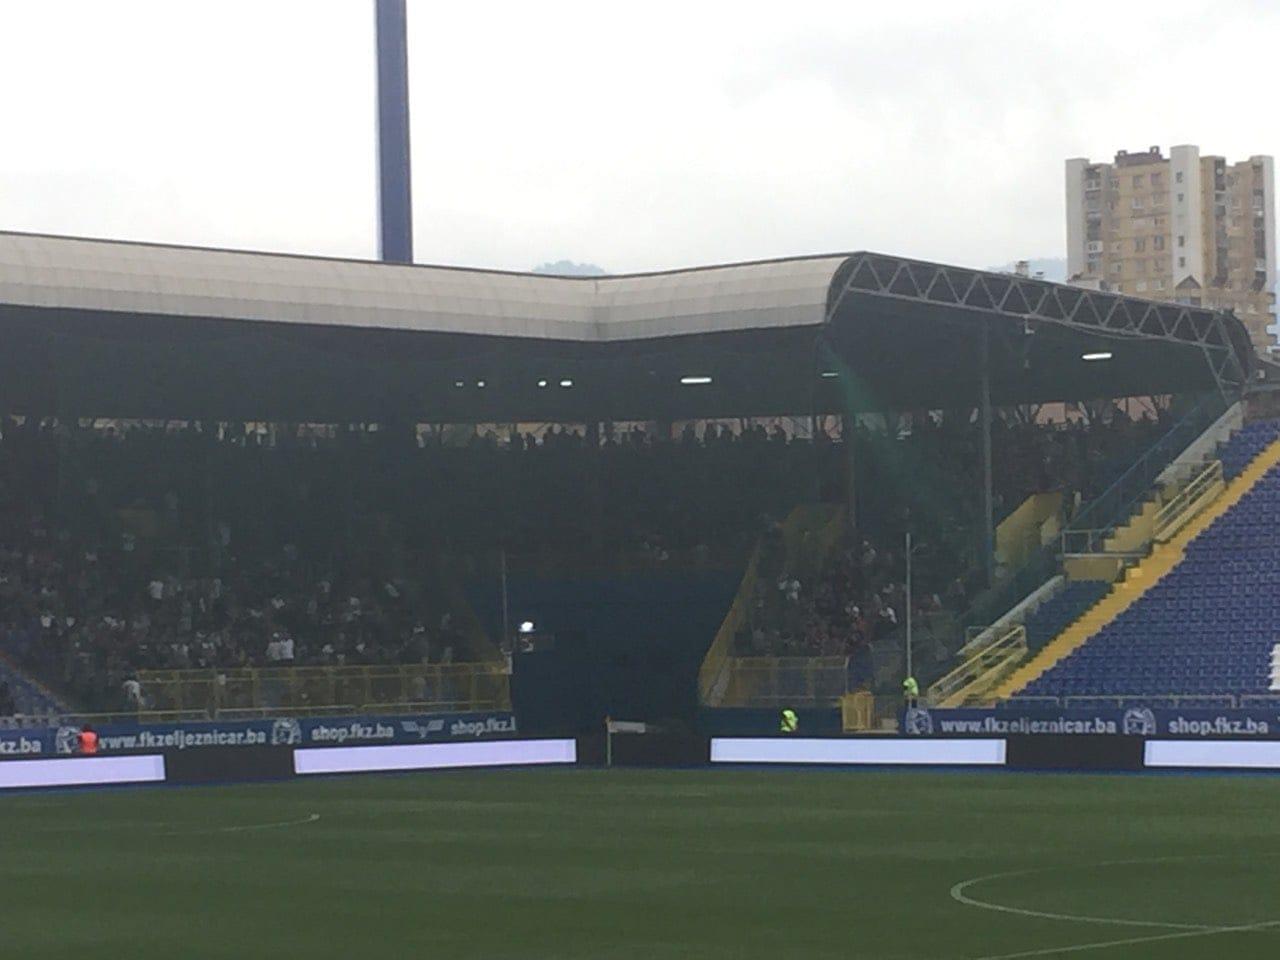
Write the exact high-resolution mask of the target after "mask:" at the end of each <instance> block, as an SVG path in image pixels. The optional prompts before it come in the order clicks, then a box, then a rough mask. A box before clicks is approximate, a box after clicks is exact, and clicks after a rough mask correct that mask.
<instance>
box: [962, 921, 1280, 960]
mask: <svg viewBox="0 0 1280 960" xmlns="http://www.w3.org/2000/svg"><path fill="white" fill-rule="evenodd" d="M1272 927H1280V920H1267V921H1264V922H1262V923H1247V924H1242V925H1240V926H1235V927H1209V928H1207V929H1203V930H1180V931H1178V932H1177V933H1158V934H1156V935H1155V936H1150V937H1129V938H1127V939H1124V940H1101V941H1098V942H1096V943H1077V944H1074V945H1073V946H1069V947H1047V948H1045V949H1043V950H1024V951H1022V952H1021V953H1001V954H993V955H991V956H986V957H978V958H977V960H1027V958H1030V957H1052V956H1054V955H1056V954H1062V953H1083V952H1084V951H1086V950H1105V949H1107V948H1108V947H1127V946H1135V945H1137V944H1140V943H1158V942H1160V941H1162V940H1187V939H1190V938H1191V937H1216V936H1218V935H1219V934H1223V933H1248V932H1249V931H1251V930H1267V929H1270V928H1272Z"/></svg>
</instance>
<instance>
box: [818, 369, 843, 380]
mask: <svg viewBox="0 0 1280 960" xmlns="http://www.w3.org/2000/svg"><path fill="white" fill-rule="evenodd" d="M838 376H840V374H838V373H837V372H836V371H834V370H823V371H822V379H823V380H834V379H835V378H836V377H838Z"/></svg>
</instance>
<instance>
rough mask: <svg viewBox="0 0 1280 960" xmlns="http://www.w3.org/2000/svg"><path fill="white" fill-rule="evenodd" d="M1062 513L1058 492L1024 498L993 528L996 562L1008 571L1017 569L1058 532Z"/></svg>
mask: <svg viewBox="0 0 1280 960" xmlns="http://www.w3.org/2000/svg"><path fill="white" fill-rule="evenodd" d="M1061 512H1062V493H1061V491H1054V492H1050V493H1033V494H1032V495H1031V496H1029V497H1027V499H1026V500H1024V501H1023V502H1022V503H1021V504H1020V505H1019V506H1018V508H1017V509H1016V510H1014V511H1013V513H1011V514H1009V516H1007V517H1005V518H1004V520H1002V521H1001V522H1000V523H999V524H998V525H997V526H996V543H995V548H996V562H997V563H999V564H1000V565H1001V566H1003V567H1006V568H1007V569H1009V570H1017V569H1019V568H1020V567H1021V566H1022V565H1023V564H1025V563H1026V562H1027V560H1028V559H1030V557H1031V556H1032V555H1033V554H1034V553H1035V552H1036V551H1037V550H1039V549H1040V547H1041V545H1042V544H1043V543H1044V541H1045V538H1046V537H1047V536H1051V535H1052V534H1053V533H1054V532H1056V531H1057V527H1058V522H1059V521H1058V518H1059V515H1060V514H1061ZM1046 528H1047V529H1046Z"/></svg>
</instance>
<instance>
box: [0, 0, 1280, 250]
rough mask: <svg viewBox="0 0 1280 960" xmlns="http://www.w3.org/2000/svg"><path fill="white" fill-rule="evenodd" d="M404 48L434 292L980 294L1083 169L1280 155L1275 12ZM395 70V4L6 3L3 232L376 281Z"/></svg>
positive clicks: (793, 18) (1076, 8) (788, 15)
mask: <svg viewBox="0 0 1280 960" xmlns="http://www.w3.org/2000/svg"><path fill="white" fill-rule="evenodd" d="M864 8H865V9H864ZM409 19H410V24H409V32H410V36H409V47H410V85H411V88H412V94H411V106H412V111H413V150H414V163H413V166H414V192H415V197H414V200H415V203H414V216H415V226H416V230H415V233H416V258H417V259H418V260H419V261H420V262H426V263H445V264H462V265H469V266H488V267H501V268H508V269H528V268H530V267H532V266H533V265H535V264H537V263H540V262H542V261H545V260H555V259H560V258H569V259H574V260H590V261H594V262H596V263H599V264H601V265H602V266H604V267H606V268H607V269H609V270H611V271H625V270H641V269H650V268H662V267H671V266H681V265H692V264H698V263H712V262H720V261H730V260H742V259H753V258H758V257H774V256H786V255H792V254H802V253H812V252H824V251H837V250H859V249H872V250H883V251H886V252H892V253H898V254H904V255H909V256H916V257H921V258H926V259H934V260H940V261H947V262H955V263H963V264H968V265H972V266H979V267H981V266H988V265H992V264H997V263H1002V262H1005V261H1009V260H1012V259H1015V258H1018V257H1030V256H1060V255H1062V252H1063V249H1064V245H1065V239H1064V232H1065V228H1064V225H1063V209H1062V208H1063V185H1062V161H1063V159H1064V158H1066V157H1069V156H1090V157H1093V158H1095V159H1105V158H1107V157H1109V156H1110V155H1111V154H1113V153H1114V152H1115V150H1117V149H1119V148H1127V149H1130V150H1137V149H1143V148H1145V147H1147V146H1149V145H1151V144H1159V145H1161V146H1162V147H1165V148H1167V147H1168V146H1169V145H1170V144H1174V143H1198V144H1200V145H1201V147H1202V149H1203V150H1204V151H1205V152H1209V153H1219V154H1225V155H1226V156H1227V157H1229V158H1232V159H1238V158H1243V157H1246V156H1248V155H1250V154H1256V153H1275V152H1277V150H1280V142H1277V140H1278V139H1280V125H1277V123H1276V114H1275V107H1276V104H1277V102H1278V98H1277V95H1276V83H1275V77H1276V73H1275V68H1274V64H1275V57H1276V54H1277V52H1280V4H1276V3H1272V2H1246V0H1240V2H1229V0H1215V2H1172V0H1164V2H1161V3H1159V4H1152V3H1140V2H1132V3H1130V2H1124V0H1121V2H1113V3H1093V4H1088V5H1085V4H1075V3H1057V2H1055V3H1037V2H1026V0H1024V2H987V3H983V2H973V0H967V2H964V3H956V2H940V3H932V2H913V0H902V2H900V3H896V4H886V3H875V4H869V3H868V4H863V3H861V2H851V0H843V2H838V3H808V2H801V0H788V2H785V3H781V2H777V0H774V2H770V3H761V4H754V3H751V2H749V0H738V2H735V3H725V4H720V3H702V2H697V0H683V2H680V3H673V4H665V3H661V2H650V3H646V4H634V3H632V4H621V3H600V2H595V3H582V4H573V3H557V2H549V0H548V2H521V3H511V4H506V3H483V2H470V3H443V2H432V0H409ZM373 43H374V41H373V0H0V91H2V92H0V105H3V109H2V110H0V229H10V230H28V231H42V232H53V233H68V234H78V235H89V236H106V237H120V238H128V239H137V240H158V241H173V242H180V243H190V244H200V245H214V246H229V247H243V248H251V249H271V250H285V251H296V252H305V253H321V254H335V255H342V256H356V257H371V256H373V255H374V254H375V252H376V242H375V238H374V204H375V184H374V152H375V141H374V72H373Z"/></svg>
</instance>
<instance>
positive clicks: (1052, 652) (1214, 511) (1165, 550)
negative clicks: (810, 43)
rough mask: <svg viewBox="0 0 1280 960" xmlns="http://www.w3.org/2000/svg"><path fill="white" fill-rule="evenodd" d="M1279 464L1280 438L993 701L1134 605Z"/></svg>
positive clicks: (1016, 674)
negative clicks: (1203, 534) (1188, 545)
mask: <svg viewBox="0 0 1280 960" xmlns="http://www.w3.org/2000/svg"><path fill="white" fill-rule="evenodd" d="M1277 464H1280V440H1277V441H1275V442H1274V443H1272V444H1271V445H1270V446H1269V447H1267V448H1266V449H1265V450H1263V451H1262V453H1260V454H1258V456H1256V457H1255V458H1254V459H1253V460H1252V461H1251V462H1250V464H1249V466H1247V467H1245V469H1244V472H1243V473H1241V474H1240V476H1238V477H1236V478H1235V479H1234V480H1232V481H1231V483H1230V484H1228V485H1227V487H1226V488H1225V489H1224V490H1223V492H1222V493H1221V495H1219V497H1218V498H1217V499H1216V500H1215V501H1213V503H1211V504H1209V505H1208V506H1207V507H1205V508H1204V510H1202V511H1201V512H1200V514H1199V515H1198V516H1196V517H1195V518H1193V519H1192V520H1191V521H1190V522H1189V523H1187V524H1186V526H1184V527H1183V528H1182V529H1181V530H1180V531H1179V532H1178V533H1177V535H1175V536H1174V537H1173V538H1172V539H1171V540H1169V541H1168V542H1167V543H1157V544H1155V545H1154V546H1153V547H1152V550H1151V555H1150V556H1148V557H1147V558H1146V559H1144V560H1143V561H1142V562H1141V563H1139V564H1136V565H1135V566H1132V567H1129V568H1128V569H1127V570H1126V571H1125V572H1124V576H1123V577H1122V579H1121V580H1119V581H1118V582H1117V583H1116V585H1115V586H1114V587H1112V588H1111V592H1110V593H1108V594H1107V595H1106V596H1105V597H1103V598H1102V599H1101V600H1099V601H1098V602H1097V603H1096V604H1094V606H1092V607H1090V608H1089V609H1088V610H1087V611H1085V613H1084V614H1083V615H1082V616H1081V617H1080V619H1079V620H1077V621H1075V622H1074V623H1072V624H1071V625H1070V626H1068V627H1067V628H1066V629H1065V630H1063V631H1062V633H1060V634H1058V635H1057V636H1056V637H1054V638H1053V639H1052V640H1050V641H1049V643H1048V644H1046V645H1045V647H1044V649H1043V650H1041V651H1040V652H1039V653H1037V654H1036V655H1035V656H1034V657H1032V658H1031V659H1030V660H1028V661H1027V662H1026V663H1024V664H1023V665H1022V666H1020V667H1019V668H1018V669H1017V670H1015V671H1014V672H1013V673H1011V674H1010V675H1009V677H1008V678H1007V679H1006V680H1005V681H1004V682H1003V683H1002V684H1000V686H999V687H997V688H996V690H995V692H994V696H995V698H996V699H1001V700H1002V699H1004V698H1006V697H1011V696H1013V695H1014V694H1015V693H1017V692H1018V691H1019V690H1021V689H1022V688H1023V687H1025V686H1026V685H1027V684H1029V683H1031V682H1032V681H1033V680H1035V679H1037V678H1038V677H1040V676H1041V675H1042V674H1044V673H1045V671H1047V670H1048V669H1049V668H1051V667H1053V666H1054V665H1056V664H1057V663H1058V662H1059V661H1060V660H1062V659H1064V658H1065V657H1067V656H1068V655H1070V654H1072V653H1074V652H1075V651H1076V650H1078V649H1079V648H1080V647H1082V646H1084V645H1085V643H1087V642H1088V641H1089V639H1090V638H1091V637H1093V636H1094V635H1095V634H1096V633H1098V632H1099V631H1100V630H1102V628H1103V627H1105V626H1107V625H1108V624H1109V623H1111V622H1112V621H1113V620H1115V618H1116V617H1118V616H1120V614H1121V613H1123V612H1124V611H1125V610H1127V609H1128V608H1129V607H1131V606H1132V605H1133V604H1134V603H1136V602H1137V601H1138V600H1139V599H1140V598H1141V597H1142V595H1143V594H1145V593H1146V592H1147V591H1148V590H1150V589H1151V588H1152V587H1153V586H1155V585H1156V584H1157V583H1159V582H1160V580H1161V579H1163V578H1164V576H1165V575H1166V574H1168V573H1169V571H1170V570H1172V569H1173V568H1174V567H1176V566H1177V565H1178V564H1179V563H1181V562H1182V558H1183V556H1185V554H1186V548H1187V544H1189V543H1190V542H1191V541H1192V540H1194V539H1195V538H1196V537H1198V536H1199V535H1200V534H1201V533H1203V532H1204V531H1205V530H1207V529H1209V527H1211V526H1212V525H1213V524H1214V523H1215V522H1217V520H1218V519H1219V518H1220V517H1222V516H1223V515H1224V514H1225V513H1226V512H1227V511H1228V510H1230V509H1231V508H1232V507H1234V506H1235V505H1236V504H1237V503H1239V502H1240V499H1241V498H1242V497H1243V496H1244V495H1245V494H1246V493H1248V492H1249V491H1250V490H1252V489H1253V487H1254V486H1255V485H1256V484H1257V482H1258V481H1259V480H1261V479H1262V477H1263V476H1264V475H1266V473H1267V472H1268V471H1269V470H1271V468H1272V467H1275V466H1276V465H1277Z"/></svg>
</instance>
